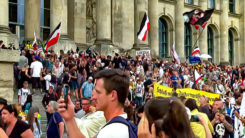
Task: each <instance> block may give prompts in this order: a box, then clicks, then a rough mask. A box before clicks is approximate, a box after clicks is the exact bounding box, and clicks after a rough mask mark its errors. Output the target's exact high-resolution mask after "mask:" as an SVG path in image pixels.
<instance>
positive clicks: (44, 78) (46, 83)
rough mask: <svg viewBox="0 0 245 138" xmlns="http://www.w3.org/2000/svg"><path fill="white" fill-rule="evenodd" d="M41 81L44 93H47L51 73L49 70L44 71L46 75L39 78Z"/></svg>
mask: <svg viewBox="0 0 245 138" xmlns="http://www.w3.org/2000/svg"><path fill="white" fill-rule="evenodd" d="M40 78H41V80H45V86H46V93H48V90H49V86H50V85H51V83H50V81H51V73H50V70H49V69H46V75H45V76H44V77H40Z"/></svg>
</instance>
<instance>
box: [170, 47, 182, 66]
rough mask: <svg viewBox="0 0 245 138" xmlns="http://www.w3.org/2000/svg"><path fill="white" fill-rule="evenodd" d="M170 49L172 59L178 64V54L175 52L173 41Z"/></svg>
mask: <svg viewBox="0 0 245 138" xmlns="http://www.w3.org/2000/svg"><path fill="white" fill-rule="evenodd" d="M171 51H172V55H173V58H174V61H175V62H177V63H178V64H180V59H179V56H178V54H177V52H176V51H175V43H174V44H173V47H172V50H171Z"/></svg>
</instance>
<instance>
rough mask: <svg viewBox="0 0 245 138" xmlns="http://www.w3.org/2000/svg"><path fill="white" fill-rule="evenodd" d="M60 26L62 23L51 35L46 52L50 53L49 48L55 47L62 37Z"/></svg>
mask: <svg viewBox="0 0 245 138" xmlns="http://www.w3.org/2000/svg"><path fill="white" fill-rule="evenodd" d="M60 26H61V22H60V23H59V24H58V26H57V27H56V28H55V29H54V31H53V32H52V33H51V34H50V35H49V37H48V40H47V42H46V47H45V50H46V51H48V48H49V47H51V46H52V45H55V44H56V43H57V42H58V40H59V37H60Z"/></svg>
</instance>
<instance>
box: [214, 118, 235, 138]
mask: <svg viewBox="0 0 245 138" xmlns="http://www.w3.org/2000/svg"><path fill="white" fill-rule="evenodd" d="M212 120H213V118H212ZM225 120H226V121H227V122H228V123H229V124H230V125H232V126H233V124H232V119H231V118H230V117H229V116H225ZM230 134H231V133H230V132H229V131H228V130H227V129H226V128H225V125H224V123H222V122H220V121H218V123H215V124H214V132H213V138H229V137H230Z"/></svg>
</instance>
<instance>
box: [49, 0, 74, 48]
mask: <svg viewBox="0 0 245 138" xmlns="http://www.w3.org/2000/svg"><path fill="white" fill-rule="evenodd" d="M67 7H68V6H67V0H51V1H50V31H51V32H52V31H53V30H54V29H55V28H56V27H57V25H58V24H59V23H60V22H61V27H60V34H61V35H60V38H59V41H58V43H57V44H56V45H55V46H52V47H54V50H55V51H56V52H59V50H61V49H62V50H64V51H65V52H66V51H68V50H70V49H73V50H74V51H75V50H76V45H75V42H74V41H73V40H71V39H69V38H68V36H67V33H68V31H67V19H68V17H67V14H68V8H67Z"/></svg>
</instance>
